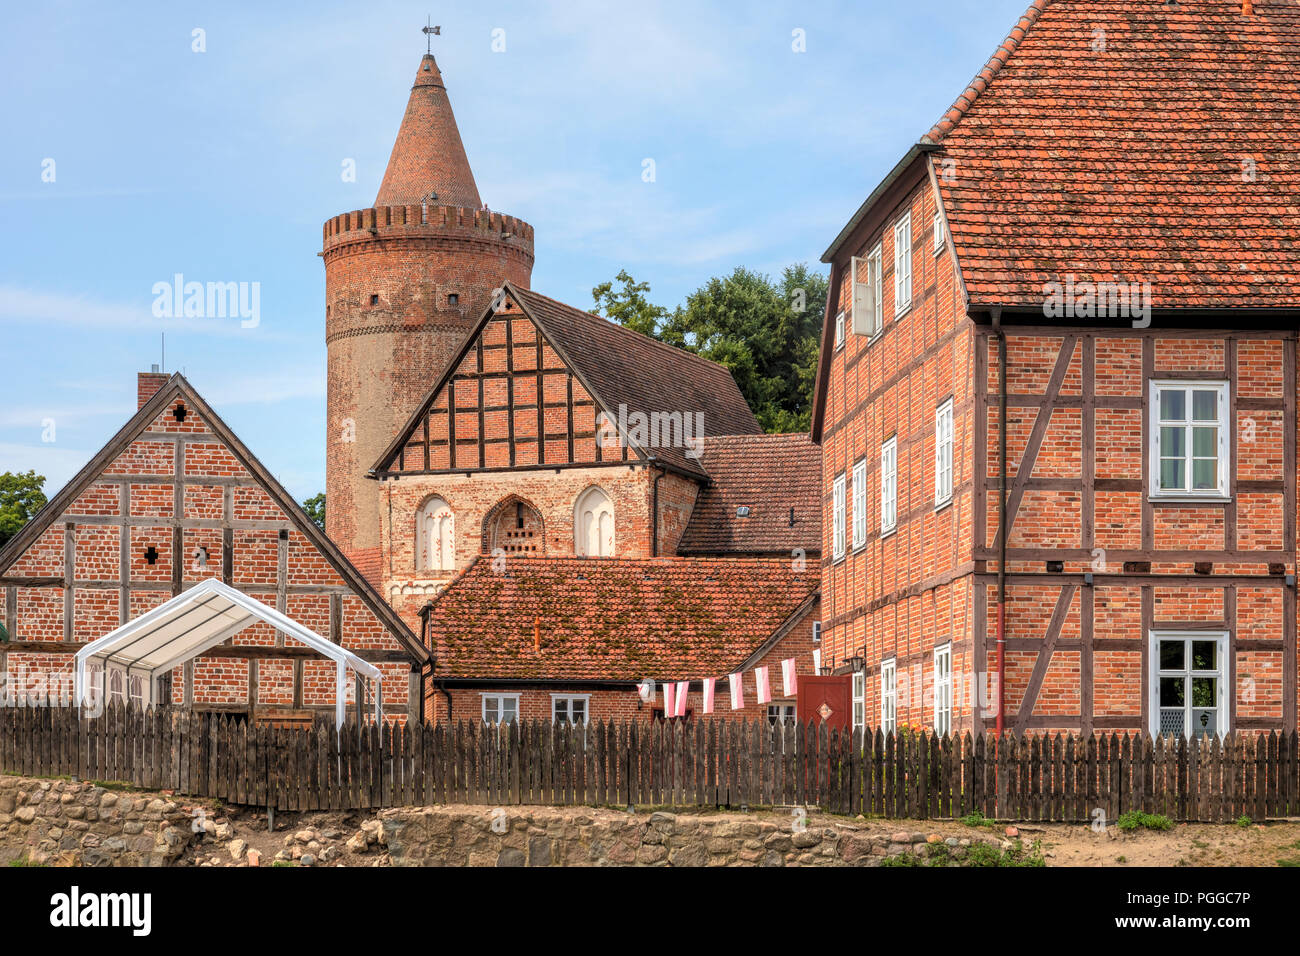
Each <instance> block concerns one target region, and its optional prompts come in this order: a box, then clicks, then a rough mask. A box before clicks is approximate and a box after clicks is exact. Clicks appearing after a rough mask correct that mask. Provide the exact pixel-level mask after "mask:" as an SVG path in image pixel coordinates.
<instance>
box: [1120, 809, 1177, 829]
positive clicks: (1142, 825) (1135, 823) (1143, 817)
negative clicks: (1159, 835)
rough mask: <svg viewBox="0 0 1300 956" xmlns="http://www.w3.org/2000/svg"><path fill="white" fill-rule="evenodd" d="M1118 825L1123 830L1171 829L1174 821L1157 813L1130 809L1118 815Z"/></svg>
mask: <svg viewBox="0 0 1300 956" xmlns="http://www.w3.org/2000/svg"><path fill="white" fill-rule="evenodd" d="M1118 826H1119V828H1120V829H1121V830H1124V831H1125V832H1128V831H1132V830H1138V829H1144V830H1172V829H1173V828H1174V823H1173V821H1172V820H1170V819H1169V818H1168V817H1166V816H1164V815H1162V814H1159V813H1143V812H1142V811H1141V810H1130V811H1129V812H1128V813H1125V814H1122V815H1121V816H1120V818H1119V823H1118Z"/></svg>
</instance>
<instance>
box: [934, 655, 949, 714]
mask: <svg viewBox="0 0 1300 956" xmlns="http://www.w3.org/2000/svg"><path fill="white" fill-rule="evenodd" d="M934 732H935V733H936V734H950V733H952V645H951V644H945V645H944V646H943V647H936V648H935V649H934Z"/></svg>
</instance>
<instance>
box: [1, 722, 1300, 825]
mask: <svg viewBox="0 0 1300 956" xmlns="http://www.w3.org/2000/svg"><path fill="white" fill-rule="evenodd" d="M1297 767H1298V763H1297V737H1296V735H1295V734H1294V733H1291V734H1277V733H1272V734H1267V735H1249V736H1230V737H1227V738H1224V739H1218V738H1203V739H1193V740H1190V741H1187V740H1167V739H1164V738H1157V739H1154V740H1153V739H1152V738H1150V737H1146V736H1128V735H1125V736H1122V737H1121V736H1118V735H1113V734H1112V735H1110V736H1106V735H1096V736H1088V737H1077V736H1063V735H1050V736H1049V735H1027V736H1023V737H1016V736H1014V735H1010V734H1008V735H1006V736H1005V737H1003V738H1001V739H1000V740H999V739H997V738H995V737H993V736H979V737H975V738H972V737H971V736H970V735H969V734H967V735H965V736H952V737H949V736H943V737H936V736H931V735H928V734H919V735H917V734H901V735H897V736H896V735H892V734H891V735H883V734H881V733H879V732H876V733H869V732H868V733H865V734H864V732H863V731H860V730H859V731H854V732H853V733H840V732H837V731H829V732H828V731H827V730H826V728H825V727H817V726H813V725H809V726H806V727H804V726H798V725H795V724H793V723H791V724H786V725H784V726H779V727H776V726H772V725H771V724H769V723H768V722H766V721H759V722H737V721H729V720H716V719H697V720H692V721H690V722H689V723H686V724H683V723H681V722H673V723H668V724H665V723H662V722H659V723H649V722H635V721H619V722H613V721H611V722H605V721H595V722H593V723H591V724H589V725H587V726H586V727H582V726H572V725H563V724H561V725H556V724H552V723H550V722H549V721H522V722H520V723H517V724H508V725H500V726H495V727H487V726H484V725H483V724H481V723H480V722H478V721H461V722H458V723H455V724H446V723H443V724H437V725H432V724H426V725H423V726H420V725H407V726H401V725H394V724H384V725H383V726H376V725H374V724H365V725H362V726H360V727H358V726H357V725H355V724H350V725H348V726H346V727H345V728H344V729H343V731H342V732H341V733H339V732H336V731H335V729H334V727H333V726H332V725H331V724H326V723H323V722H321V723H317V724H316V725H315V726H314V727H312V728H310V729H306V728H275V727H266V726H254V725H250V724H249V723H248V722H247V721H245V720H242V719H237V718H235V717H232V716H230V715H222V714H214V713H200V712H193V711H189V710H185V709H182V708H179V707H176V708H169V707H162V708H158V709H149V710H144V711H142V710H140V709H138V708H135V707H126V706H122V705H111V706H110V707H109V708H108V709H107V710H106V712H105V713H104V715H103V716H100V717H96V718H86V717H82V716H80V715H79V713H78V712H77V711H76V710H75V709H73V708H69V707H50V706H45V707H25V706H19V707H0V771H4V772H7V773H14V774H22V775H25V776H58V775H75V776H77V777H79V778H81V779H83V780H114V781H123V782H127V783H130V784H132V785H134V786H136V787H140V788H143V789H153V790H172V791H175V792H176V793H178V794H184V795H190V796H201V797H215V798H219V799H222V800H225V801H227V802H229V803H236V804H244V805H249V806H255V807H274V808H275V809H277V810H334V809H375V808H380V807H390V806H415V805H428V804H442V803H470V804H483V805H491V806H503V805H508V804H553V805H606V806H619V807H624V806H629V805H634V806H642V807H645V806H675V807H729V808H733V809H739V808H747V807H760V806H815V807H819V808H821V809H822V810H824V811H827V812H831V813H842V814H857V813H865V814H872V815H876V816H882V817H897V818H952V817H962V816H965V815H967V814H970V813H981V814H983V815H984V816H986V817H989V818H992V819H1000V820H1021V821H1053V820H1056V821H1087V820H1090V819H1092V818H1093V817H1094V815H1095V812H1096V811H1097V810H1099V809H1100V810H1101V811H1103V812H1104V813H1105V814H1106V816H1107V819H1110V820H1114V819H1115V818H1117V817H1118V816H1119V815H1120V814H1122V813H1124V812H1127V811H1130V810H1143V811H1146V812H1148V813H1163V814H1165V815H1167V816H1169V817H1171V818H1173V819H1176V820H1188V821H1204V822H1222V821H1228V820H1235V819H1237V818H1239V817H1241V816H1248V817H1250V818H1252V819H1254V820H1265V819H1276V818H1280V817H1289V816H1293V815H1300V793H1298V792H1297V790H1298V788H1297Z"/></svg>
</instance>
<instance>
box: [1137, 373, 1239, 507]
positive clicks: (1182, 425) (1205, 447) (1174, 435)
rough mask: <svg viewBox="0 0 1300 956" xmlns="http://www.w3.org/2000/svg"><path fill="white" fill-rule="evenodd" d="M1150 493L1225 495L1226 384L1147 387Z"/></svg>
mask: <svg viewBox="0 0 1300 956" xmlns="http://www.w3.org/2000/svg"><path fill="white" fill-rule="evenodd" d="M1150 408H1151V422H1150V427H1149V428H1148V429H1147V434H1148V436H1149V439H1148V440H1149V441H1150V443H1151V449H1150V452H1151V494H1152V495H1154V496H1161V495H1164V496H1171V497H1211V498H1226V497H1227V496H1228V468H1229V464H1230V461H1229V459H1230V457H1231V456H1230V454H1229V448H1228V433H1229V428H1228V383H1227V382H1157V381H1153V382H1152V383H1151V406H1150Z"/></svg>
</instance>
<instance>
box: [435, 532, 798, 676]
mask: <svg viewBox="0 0 1300 956" xmlns="http://www.w3.org/2000/svg"><path fill="white" fill-rule="evenodd" d="M817 588H818V565H817V563H816V562H811V561H810V562H808V564H807V565H806V566H805V569H804V570H802V571H796V570H795V567H794V564H793V562H791V561H790V560H789V559H783V560H772V559H709V558H655V559H651V560H631V559H625V558H586V559H583V558H518V557H511V558H508V559H506V561H505V565H504V569H503V571H502V572H501V573H498V572H497V571H495V570H494V569H493V560H492V558H490V557H486V556H484V557H480V558H478V559H476V560H475V562H474V563H473V564H472V565H471V566H470V567H469V568H468V569H467V570H466V571H465V573H464V574H462V575H461V576H460V577H458V578H457V579H455V580H454V581H452V583H451V584H450V585H448V587H447V589H446V590H445V591H443V592H442V594H440V595H439V596H438V598H437V599H436V600H435V601H434V603H433V610H432V611H431V612H430V615H429V629H428V634H429V640H430V644H431V648H432V650H433V653H434V657H435V664H434V678H435V679H437V678H445V677H459V678H480V679H481V678H498V679H506V680H521V679H525V680H528V679H531V680H627V681H634V680H640V679H642V678H647V677H649V678H654V679H656V680H688V679H692V678H696V679H698V678H701V677H722V676H725V675H726V674H728V673H729V672H731V671H734V670H735V669H736V668H737V667H739V666H740V665H741V664H742V663H743V662H744V661H745V660H746V659H747V658H748V657H749V656H750V655H751V654H753V653H754V652H755V651H757V650H758V649H759V648H761V647H762V646H763V644H764V642H765V641H767V640H768V639H770V638H772V637H773V635H775V634H776V633H777V631H778V630H779V629H780V628H781V626H782V625H783V624H785V623H786V622H787V621H789V620H790V619H791V617H792V616H793V615H794V614H795V612H796V611H799V610H800V609H801V608H802V609H804V610H807V609H809V608H810V607H811V602H812V600H813V598H814V595H815V594H816V592H817ZM535 621H536V622H537V639H538V642H539V644H540V650H535V649H534V622H535Z"/></svg>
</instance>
